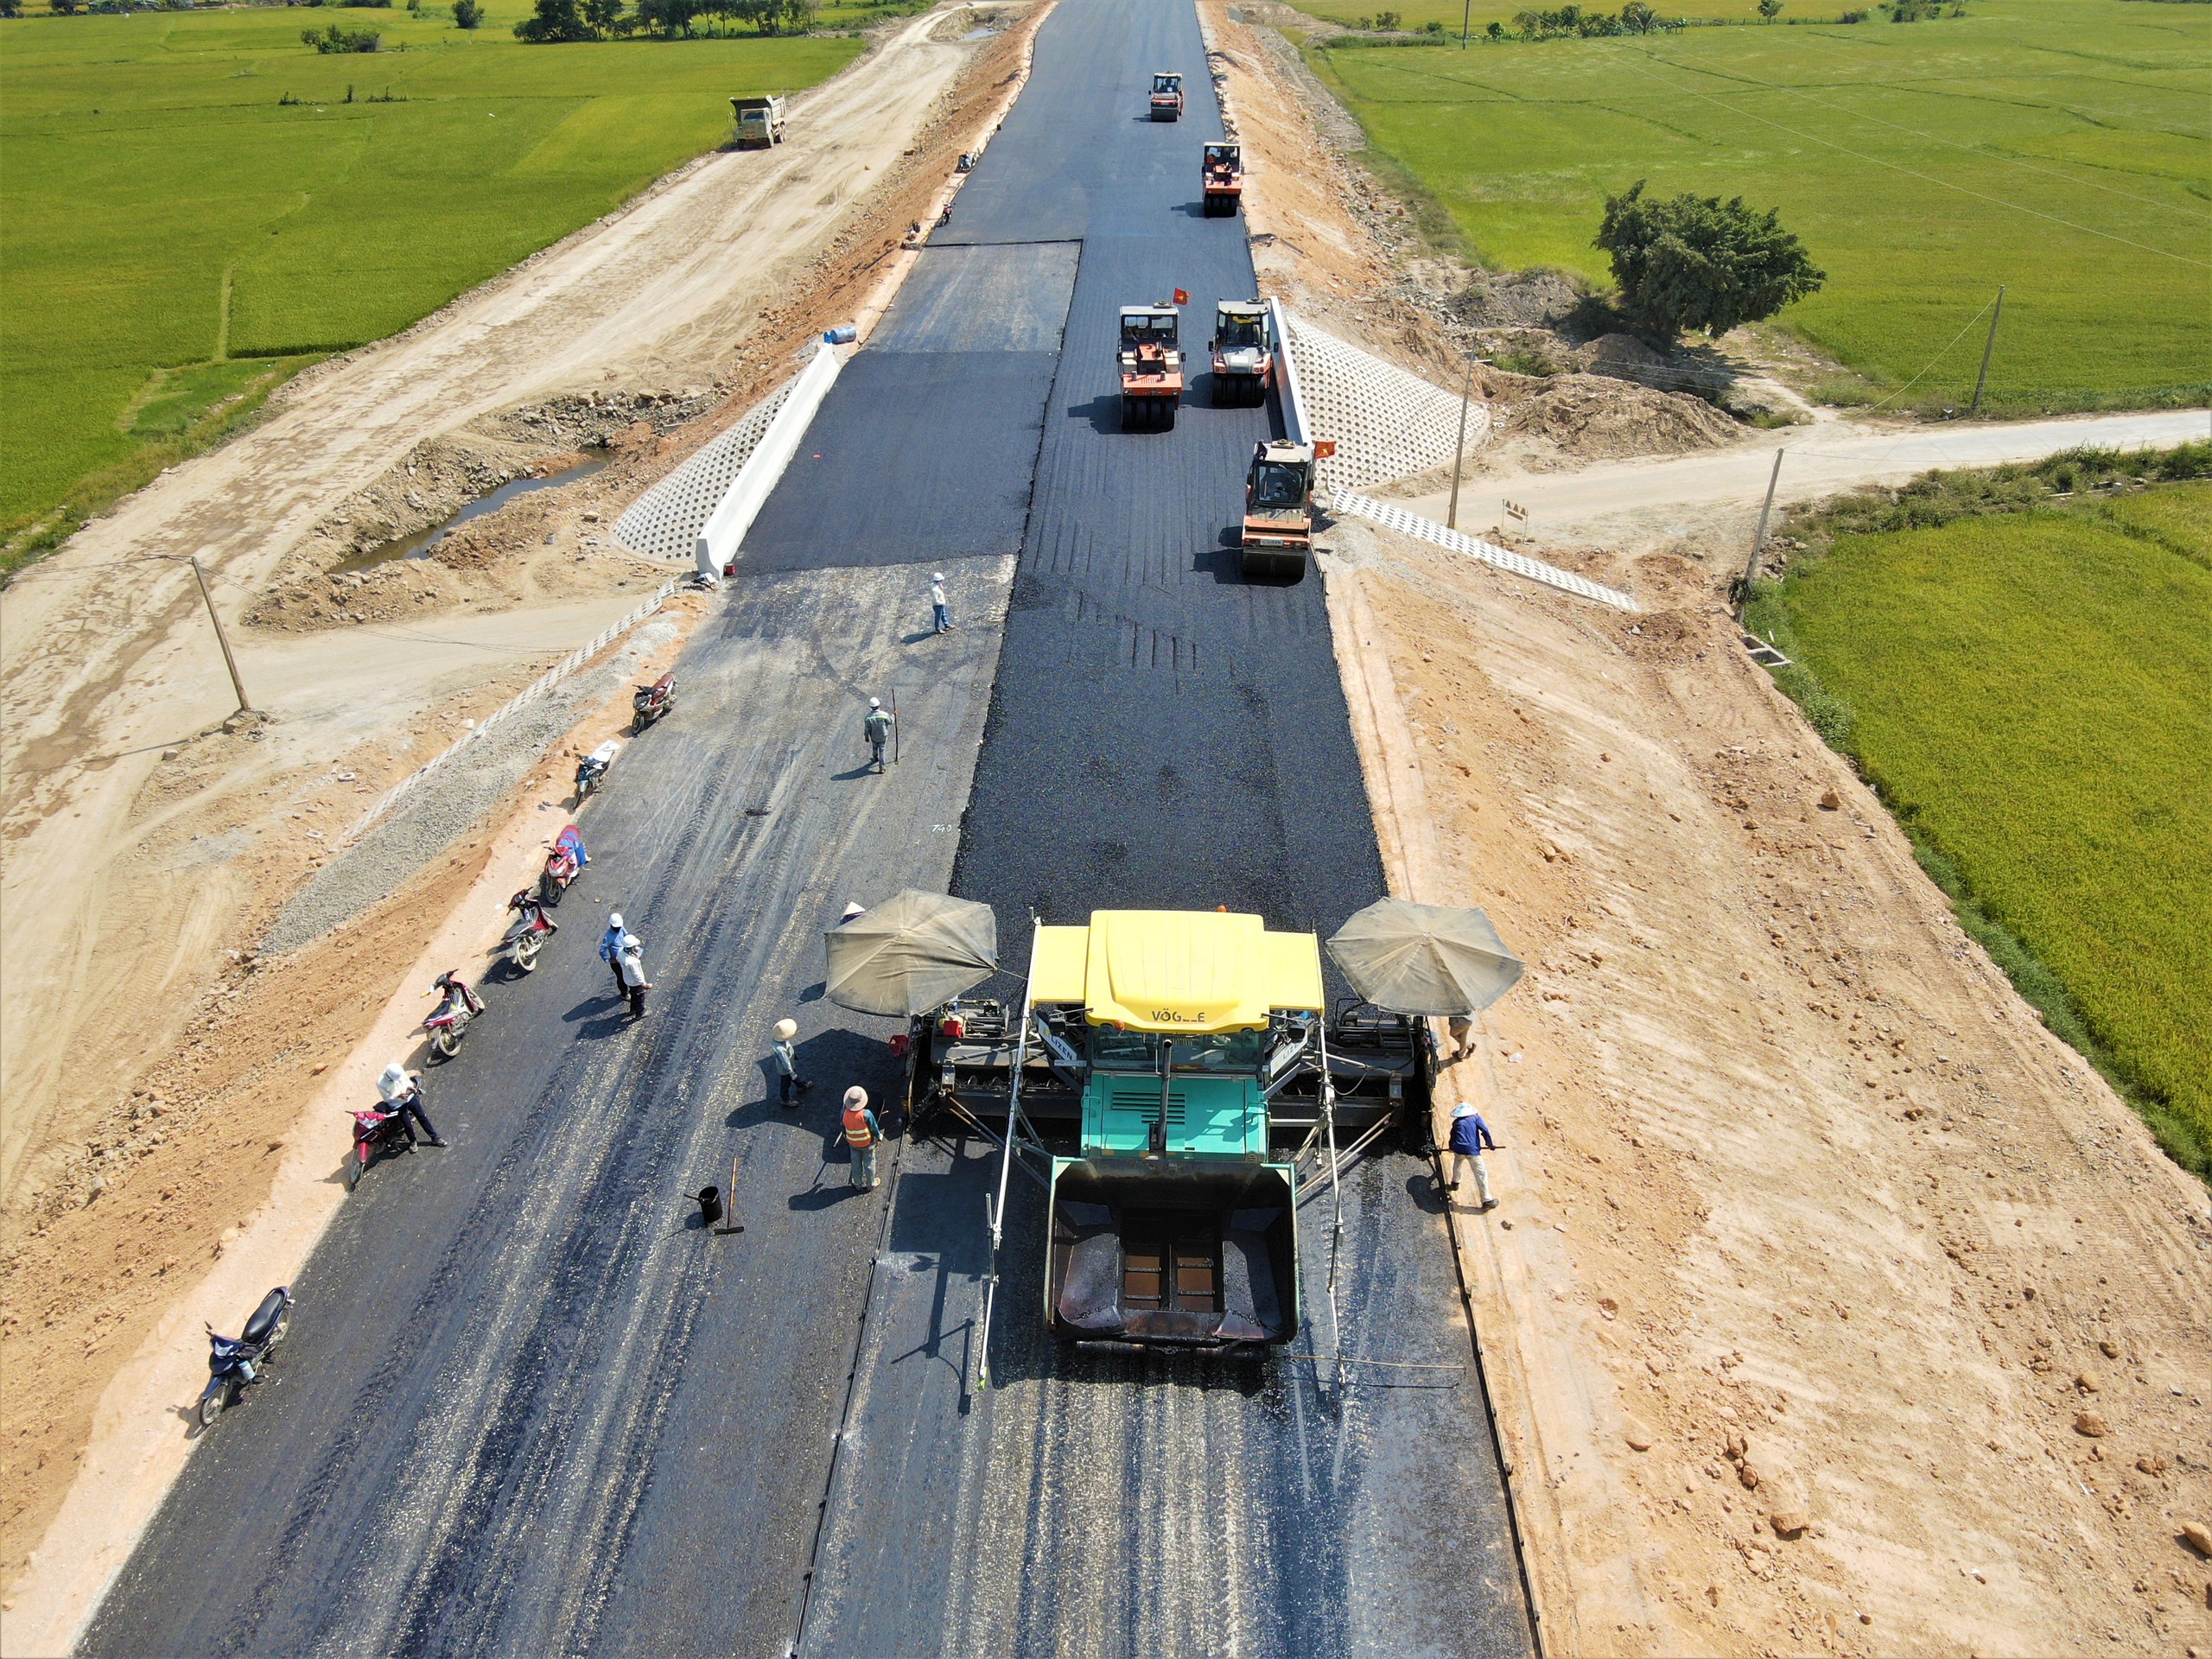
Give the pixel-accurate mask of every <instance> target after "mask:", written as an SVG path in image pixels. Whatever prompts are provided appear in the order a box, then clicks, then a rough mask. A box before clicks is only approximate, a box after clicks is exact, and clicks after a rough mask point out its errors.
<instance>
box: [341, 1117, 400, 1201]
mask: <svg viewBox="0 0 2212 1659" xmlns="http://www.w3.org/2000/svg"><path fill="white" fill-rule="evenodd" d="M391 1147H405V1148H406V1149H407V1150H408V1151H410V1152H412V1151H414V1150H415V1135H414V1133H413V1131H412V1130H411V1129H410V1128H409V1127H408V1123H407V1120H406V1119H405V1118H404V1117H402V1116H400V1115H399V1114H398V1113H397V1112H387V1111H384V1110H382V1109H379V1108H378V1107H374V1106H362V1107H359V1108H357V1109H355V1110H354V1111H353V1162H352V1163H350V1164H348V1165H346V1191H347V1192H352V1191H353V1189H354V1188H355V1187H356V1186H359V1185H360V1183H361V1173H362V1172H363V1171H364V1170H365V1169H367V1168H368V1166H369V1165H370V1163H371V1162H372V1160H374V1159H375V1157H376V1155H377V1154H378V1153H379V1152H383V1151H385V1150H386V1149H388V1148H391Z"/></svg>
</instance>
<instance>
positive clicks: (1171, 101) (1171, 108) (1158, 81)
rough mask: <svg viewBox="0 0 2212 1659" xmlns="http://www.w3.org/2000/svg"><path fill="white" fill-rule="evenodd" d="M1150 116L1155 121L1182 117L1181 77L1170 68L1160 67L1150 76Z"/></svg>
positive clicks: (1174, 119) (1175, 119) (1176, 119)
mask: <svg viewBox="0 0 2212 1659" xmlns="http://www.w3.org/2000/svg"><path fill="white" fill-rule="evenodd" d="M1152 118H1153V119H1154V120H1155V121H1180V120H1181V119H1182V118H1183V77H1182V76H1180V75H1179V74H1177V73H1175V72H1174V71H1173V70H1172V69H1162V70H1161V71H1160V73H1157V74H1155V75H1154V76H1153V78H1152Z"/></svg>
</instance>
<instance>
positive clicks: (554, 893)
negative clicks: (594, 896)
mask: <svg viewBox="0 0 2212 1659" xmlns="http://www.w3.org/2000/svg"><path fill="white" fill-rule="evenodd" d="M589 862H591V860H590V858H589V857H588V855H586V854H585V852H584V832H583V831H582V830H581V829H577V828H576V826H575V824H573V823H572V824H570V825H569V827H568V828H567V829H563V831H562V832H561V833H560V834H559V835H557V836H555V837H554V838H553V847H552V850H551V851H550V852H548V853H547V854H546V855H545V871H544V874H542V875H540V876H539V877H538V878H537V896H538V897H539V898H540V899H543V900H544V901H545V902H546V903H547V904H549V905H557V904H559V903H560V902H561V895H562V894H563V893H566V892H567V891H568V890H569V887H570V885H571V884H572V883H574V882H575V879H576V878H577V877H578V876H580V875H582V874H583V873H584V866H585V865H587V864H588V863H589Z"/></svg>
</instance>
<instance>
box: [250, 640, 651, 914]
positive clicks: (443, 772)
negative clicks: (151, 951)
mask: <svg viewBox="0 0 2212 1659" xmlns="http://www.w3.org/2000/svg"><path fill="white" fill-rule="evenodd" d="M675 637H676V623H675V621H674V620H672V619H666V618H664V619H661V620H657V621H652V622H647V623H645V624H644V625H642V626H639V628H637V629H635V630H634V631H633V632H632V633H631V634H630V635H629V637H628V638H627V639H625V640H623V641H622V643H621V644H620V645H618V646H617V647H616V648H615V649H614V651H613V653H612V654H611V655H609V656H608V657H607V658H605V660H603V661H601V662H600V663H598V664H594V666H592V667H590V668H587V669H584V670H582V671H581V672H578V673H576V674H574V675H571V676H570V677H569V678H568V679H566V680H564V681H563V682H562V683H561V684H560V685H558V686H556V688H555V689H554V690H552V691H551V692H550V693H548V694H547V695H546V696H544V697H543V698H542V699H541V700H540V701H538V702H536V703H534V704H532V705H531V707H530V708H528V709H524V710H523V711H522V712H521V713H520V714H518V715H512V716H511V717H509V718H508V719H506V720H505V721H501V722H500V723H499V727H498V728H497V729H496V730H494V731H493V733H492V734H491V735H490V736H488V737H485V738H482V739H480V740H479V741H476V742H474V743H472V744H470V745H469V746H468V747H467V748H466V749H464V750H462V751H461V753H459V754H458V755H456V756H454V758H453V759H452V760H448V761H447V762H446V764H445V765H444V766H441V767H439V768H438V770H437V771H436V772H434V773H432V774H431V775H430V777H429V778H428V779H424V780H423V783H422V784H420V785H417V786H416V789H415V790H414V791H413V792H412V793H411V794H410V795H409V797H408V798H407V799H406V800H405V801H404V802H403V803H402V804H400V805H399V807H398V808H397V810H395V811H393V813H392V814H391V816H390V817H387V818H385V820H384V821H383V822H382V823H378V824H377V825H376V826H375V827H374V828H373V829H371V830H370V831H369V832H368V833H367V834H366V835H365V836H362V837H361V839H360V840H359V841H357V842H354V843H353V845H352V846H350V847H348V848H346V850H345V851H344V852H342V853H340V854H339V855H338V856H337V857H336V858H334V859H333V860H331V861H330V862H329V863H327V864H326V865H324V866H323V867H322V868H321V870H319V871H317V872H316V873H315V877H314V879H313V880H309V881H308V884H307V886H305V887H302V888H301V889H300V891H299V892H298V893H295V894H294V895H293V896H292V900H291V902H290V903H289V904H288V905H286V906H284V909H283V913H282V914H280V915H279V916H278V917H277V921H276V925H274V926H272V927H271V928H270V930H269V937H268V938H265V939H264V940H263V941H262V945H261V948H262V950H263V951H264V953H267V954H270V955H276V954H281V953H282V952H283V951H286V950H298V949H299V948H300V947H301V946H302V945H303V944H310V943H312V942H313V941H315V940H316V939H319V938H321V937H322V936H323V935H324V934H326V933H327V932H329V931H330V930H331V929H332V928H334V927H336V926H337V925H339V924H340V922H343V921H346V920H347V919H348V918H352V917H354V916H358V915H359V914H360V913H361V912H363V911H365V910H366V909H367V908H368V907H369V906H371V905H373V904H375V903H376V902H377V901H378V899H383V898H384V897H385V896H386V895H387V894H389V893H391V892H393V891H394V890H395V889H397V887H398V886H399V885H400V883H402V882H403V881H404V880H407V878H408V877H409V876H410V875H412V874H415V872H416V871H417V870H419V869H421V868H423V866H424V865H425V864H428V863H429V861H431V860H432V859H434V858H435V857H436V856H437V855H439V854H440V853H442V852H443V851H445V849H447V848H448V847H450V846H451V845H452V844H453V843H454V842H455V841H457V840H459V839H460V838H461V836H462V835H464V834H465V833H466V832H467V830H468V829H469V828H470V827H471V826H472V825H474V823H476V821H477V820H478V819H479V818H481V817H483V816H484V815H485V814H486V812H488V811H490V810H492V808H493V806H495V805H497V804H499V801H500V799H501V798H504V797H505V794H506V793H507V791H509V790H511V789H512V788H513V787H514V786H515V785H517V784H518V783H520V782H521V781H522V780H523V779H524V777H525V776H527V775H528V773H529V772H530V771H531V768H532V767H533V766H537V764H538V762H539V761H540V760H543V758H544V754H545V751H546V750H547V749H549V748H550V747H552V746H553V745H554V744H555V743H556V742H558V741H560V740H561V738H562V737H563V735H565V734H567V733H568V731H569V728H571V727H573V726H575V723H576V722H577V721H580V720H582V718H583V717H584V715H585V713H586V712H587V711H588V710H589V709H592V708H594V707H595V706H596V705H597V704H598V703H600V702H603V701H604V700H605V699H606V698H607V696H610V695H612V694H613V690H614V689H615V687H616V686H617V685H619V684H620V683H622V682H623V681H624V680H625V679H626V678H627V677H629V676H630V675H631V674H632V672H633V671H635V670H636V668H637V667H638V665H639V664H640V663H642V662H644V661H645V659H646V658H649V657H650V656H652V653H653V652H657V651H658V650H659V649H660V648H661V647H663V646H664V645H667V644H668V642H669V641H670V640H671V639H674V638H675Z"/></svg>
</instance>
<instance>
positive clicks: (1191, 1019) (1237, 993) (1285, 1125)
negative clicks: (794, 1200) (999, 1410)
mask: <svg viewBox="0 0 2212 1659" xmlns="http://www.w3.org/2000/svg"><path fill="white" fill-rule="evenodd" d="M907 1041H908V1042H909V1043H910V1044H911V1049H910V1052H911V1054H912V1060H913V1072H912V1079H911V1088H910V1095H909V1100H910V1110H911V1112H912V1121H913V1122H916V1123H917V1124H920V1123H922V1122H926V1121H928V1120H929V1119H930V1118H931V1116H934V1115H937V1114H939V1113H944V1114H949V1115H950V1116H953V1117H954V1118H956V1119H957V1120H959V1121H960V1122H963V1123H964V1124H965V1125H966V1126H968V1127H969V1128H971V1129H973V1130H976V1131H977V1132H979V1133H981V1134H982V1135H988V1137H990V1138H991V1139H992V1140H993V1141H997V1142H998V1143H999V1144H1000V1146H1001V1167H1000V1172H999V1183H998V1195H997V1199H996V1202H995V1205H993V1206H992V1208H991V1211H990V1217H989V1224H990V1233H991V1262H992V1266H991V1269H990V1274H989V1277H988V1281H987V1287H986V1295H985V1307H984V1315H983V1324H982V1342H981V1343H980V1344H978V1347H977V1349H976V1354H977V1358H978V1364H979V1367H980V1368H981V1369H980V1370H979V1377H980V1379H981V1381H982V1382H983V1383H985V1384H988V1348H989V1331H990V1323H991V1319H992V1318H993V1316H994V1313H995V1297H996V1290H995V1287H996V1285H997V1280H998V1258H999V1250H1000V1246H1001V1242H1002V1238H1003V1234H1004V1221H1005V1216H1006V1205H1007V1188H1008V1185H1009V1179H1008V1178H1009V1176H1010V1174H1011V1173H1012V1171H1013V1170H1014V1169H1015V1168H1017V1167H1019V1168H1020V1169H1022V1170H1023V1171H1024V1172H1025V1173H1027V1174H1029V1175H1031V1176H1032V1177H1033V1178H1034V1179H1037V1180H1038V1181H1039V1184H1040V1185H1043V1186H1044V1188H1045V1189H1046V1205H1047V1212H1048V1213H1047V1223H1048V1224H1047V1228H1046V1239H1045V1246H1044V1248H1045V1250H1046V1262H1045V1274H1044V1278H1045V1303H1044V1308H1043V1313H1044V1318H1045V1320H1046V1324H1047V1325H1048V1326H1049V1328H1050V1329H1051V1330H1052V1333H1053V1334H1054V1335H1055V1336H1056V1337H1058V1338H1059V1339H1061V1340H1062V1341H1063V1342H1065V1343H1069V1344H1077V1345H1081V1346H1084V1347H1106V1348H1109V1349H1110V1348H1138V1349H1170V1350H1184V1351H1191V1350H1199V1351H1248V1352H1249V1351H1262V1352H1263V1351H1267V1350H1268V1349H1270V1348H1274V1347H1276V1346H1279V1345H1280V1344H1284V1343H1287V1342H1288V1341H1290V1340H1291V1339H1292V1338H1294V1336H1295V1335H1296V1334H1297V1333H1298V1332H1299V1329H1300V1291H1299V1285H1300V1275H1299V1258H1300V1244H1299V1220H1298V1205H1299V1201H1300V1198H1306V1197H1309V1196H1312V1195H1313V1194H1314V1193H1315V1192H1318V1191H1319V1189H1320V1188H1322V1187H1323V1186H1333V1184H1334V1183H1335V1181H1336V1180H1337V1178H1338V1174H1339V1173H1340V1172H1341V1170H1342V1169H1343V1168H1344V1166H1345V1165H1346V1164H1347V1163H1348V1162H1349V1161H1350V1160H1351V1159H1353V1158H1355V1157H1357V1155H1358V1154H1359V1153H1360V1152H1361V1151H1362V1150H1363V1149H1364V1148H1365V1147H1367V1146H1368V1145H1369V1144H1370V1143H1371V1142H1372V1141H1376V1140H1377V1139H1379V1138H1380V1137H1381V1136H1382V1135H1383V1134H1384V1133H1385V1132H1386V1131H1388V1130H1389V1128H1392V1127H1393V1126H1394V1125H1397V1124H1400V1123H1402V1122H1403V1123H1406V1124H1408V1125H1413V1124H1423V1123H1425V1122H1426V1112H1427V1103H1428V1095H1429V1089H1430V1086H1431V1084H1432V1083H1433V1077H1434V1075H1435V1072H1434V1065H1435V1056H1434V1052H1433V1046H1432V1045H1431V1043H1430V1041H1429V1039H1428V1036H1427V1030H1426V1027H1423V1026H1421V1024H1420V1023H1419V1022H1418V1021H1417V1020H1414V1019H1412V1018H1409V1017H1408V1016H1405V1015H1401V1014H1389V1013H1386V1012H1384V1011H1383V1010H1382V1009H1380V1008H1378V1007H1375V1006H1374V1005H1373V1004H1371V1003H1366V1002H1363V1001H1358V1000H1357V998H1351V999H1346V1000H1344V1001H1343V1002H1342V1003H1341V1005H1340V1006H1339V1007H1337V1008H1336V1009H1335V1010H1334V1011H1333V1012H1332V1011H1331V1010H1330V1009H1329V1008H1328V1006H1327V1002H1326V999H1325V992H1324V988H1323V984H1322V977H1321V958H1320V946H1319V941H1318V940H1317V939H1316V938H1315V937H1314V936H1313V934H1311V933H1289V932H1277V931H1272V930H1270V929H1268V927H1267V926H1266V925H1265V924H1264V923H1263V922H1262V918H1259V917H1257V916H1252V915H1240V914H1232V913H1230V912H1226V911H1211V912H1184V911H1094V912H1092V913H1091V915H1090V920H1089V922H1088V924H1087V925H1083V926H1069V927H1058V926H1054V927H1047V926H1043V925H1039V926H1037V927H1036V929H1035V931H1034V933H1033V939H1032V945H1031V951H1030V963H1029V976H1028V980H1027V985H1026V987H1025V988H1024V992H1023V995H1022V999H1021V1001H1020V1005H1019V1006H1014V1005H1011V1004H1009V1003H1007V1002H1003V1001H997V1000H994V999H990V998H983V997H974V996H969V997H960V998H955V999H953V1000H952V1001H949V1002H947V1003H945V1004H944V1006H943V1007H940V1008H938V1009H936V1010H934V1011H932V1012H931V1014H926V1015H924V1016H921V1017H920V1018H918V1019H917V1020H915V1021H914V1022H913V1024H912V1028H911V1030H910V1033H909V1034H908V1037H907ZM1340 1134H1341V1135H1344V1136H1345V1137H1347V1141H1348V1144H1346V1145H1345V1146H1344V1147H1342V1149H1341V1150H1340V1149H1339V1146H1338V1136H1339V1135H1340ZM1339 1217H1341V1210H1339ZM1335 1249H1336V1246H1335V1243H1333V1242H1332V1244H1331V1258H1330V1259H1331V1263H1332V1267H1331V1274H1330V1279H1329V1283H1330V1286H1331V1287H1332V1295H1333V1290H1334V1285H1335V1276H1334V1262H1335V1255H1334V1251H1335ZM1331 1328H1332V1332H1333V1329H1334V1326H1333V1322H1332V1326H1331Z"/></svg>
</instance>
